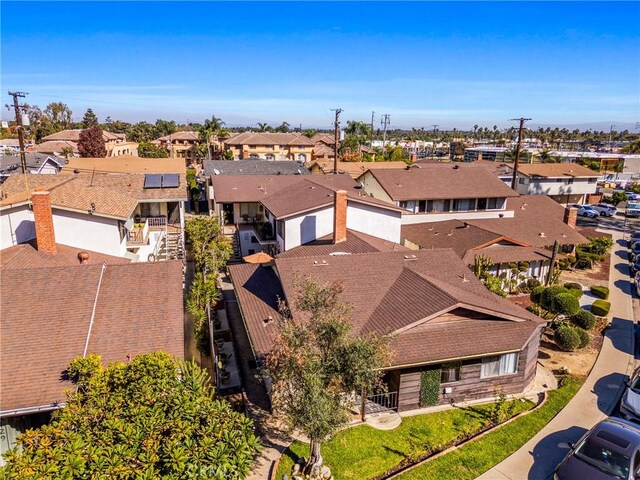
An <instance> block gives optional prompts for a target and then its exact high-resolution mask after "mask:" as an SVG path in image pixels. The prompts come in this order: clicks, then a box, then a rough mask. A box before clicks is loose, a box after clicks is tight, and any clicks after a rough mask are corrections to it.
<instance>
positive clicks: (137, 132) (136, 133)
mask: <svg viewBox="0 0 640 480" xmlns="http://www.w3.org/2000/svg"><path fill="white" fill-rule="evenodd" d="M159 136H160V135H157V133H156V127H154V126H153V125H151V124H150V123H148V122H138V123H136V124H134V125H132V126H131V128H130V129H129V131H128V132H127V139H128V140H131V141H132V142H150V141H151V140H155V139H156V138H157V137H159Z"/></svg>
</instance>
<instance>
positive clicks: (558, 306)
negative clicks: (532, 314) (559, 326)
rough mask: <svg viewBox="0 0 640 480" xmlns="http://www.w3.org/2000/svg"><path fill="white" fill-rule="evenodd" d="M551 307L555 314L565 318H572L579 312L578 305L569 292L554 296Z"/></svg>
mask: <svg viewBox="0 0 640 480" xmlns="http://www.w3.org/2000/svg"><path fill="white" fill-rule="evenodd" d="M553 307H554V311H555V312H556V313H559V314H561V315H566V316H567V317H572V316H574V315H575V314H577V313H578V312H579V311H580V303H579V302H578V299H577V298H576V297H575V296H573V294H571V291H568V292H567V293H559V294H558V295H556V296H555V298H554V299H553Z"/></svg>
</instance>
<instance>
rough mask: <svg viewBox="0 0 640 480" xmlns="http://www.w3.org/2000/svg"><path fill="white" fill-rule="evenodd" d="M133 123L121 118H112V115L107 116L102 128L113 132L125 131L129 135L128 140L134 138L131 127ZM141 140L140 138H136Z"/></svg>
mask: <svg viewBox="0 0 640 480" xmlns="http://www.w3.org/2000/svg"><path fill="white" fill-rule="evenodd" d="M132 127H133V125H131V124H130V123H128V122H123V121H121V120H111V117H107V118H106V119H105V121H104V123H103V124H102V129H103V130H106V131H107V132H111V133H124V134H125V135H126V137H127V140H132V138H131V129H132ZM134 141H136V142H137V141H139V140H134Z"/></svg>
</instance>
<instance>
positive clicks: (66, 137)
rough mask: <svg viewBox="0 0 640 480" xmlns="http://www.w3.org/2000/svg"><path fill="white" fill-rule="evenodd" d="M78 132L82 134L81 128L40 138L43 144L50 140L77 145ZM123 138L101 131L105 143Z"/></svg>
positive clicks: (78, 139)
mask: <svg viewBox="0 0 640 480" xmlns="http://www.w3.org/2000/svg"><path fill="white" fill-rule="evenodd" d="M80 132H82V129H81V128H75V129H70V130H62V131H61V132H57V133H52V134H51V135H47V136H46V137H42V140H44V141H45V142H48V141H52V140H62V141H67V142H75V143H77V142H78V141H80ZM123 137H124V135H118V134H115V133H111V132H107V131H106V130H103V131H102V138H104V140H105V141H109V140H117V139H119V138H123Z"/></svg>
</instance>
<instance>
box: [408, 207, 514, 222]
mask: <svg viewBox="0 0 640 480" xmlns="http://www.w3.org/2000/svg"><path fill="white" fill-rule="evenodd" d="M500 215H502V218H513V216H514V213H513V210H489V211H482V212H450V213H406V214H404V213H403V214H402V225H413V224H415V223H429V222H444V221H445V220H479V219H481V218H501V217H500Z"/></svg>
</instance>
